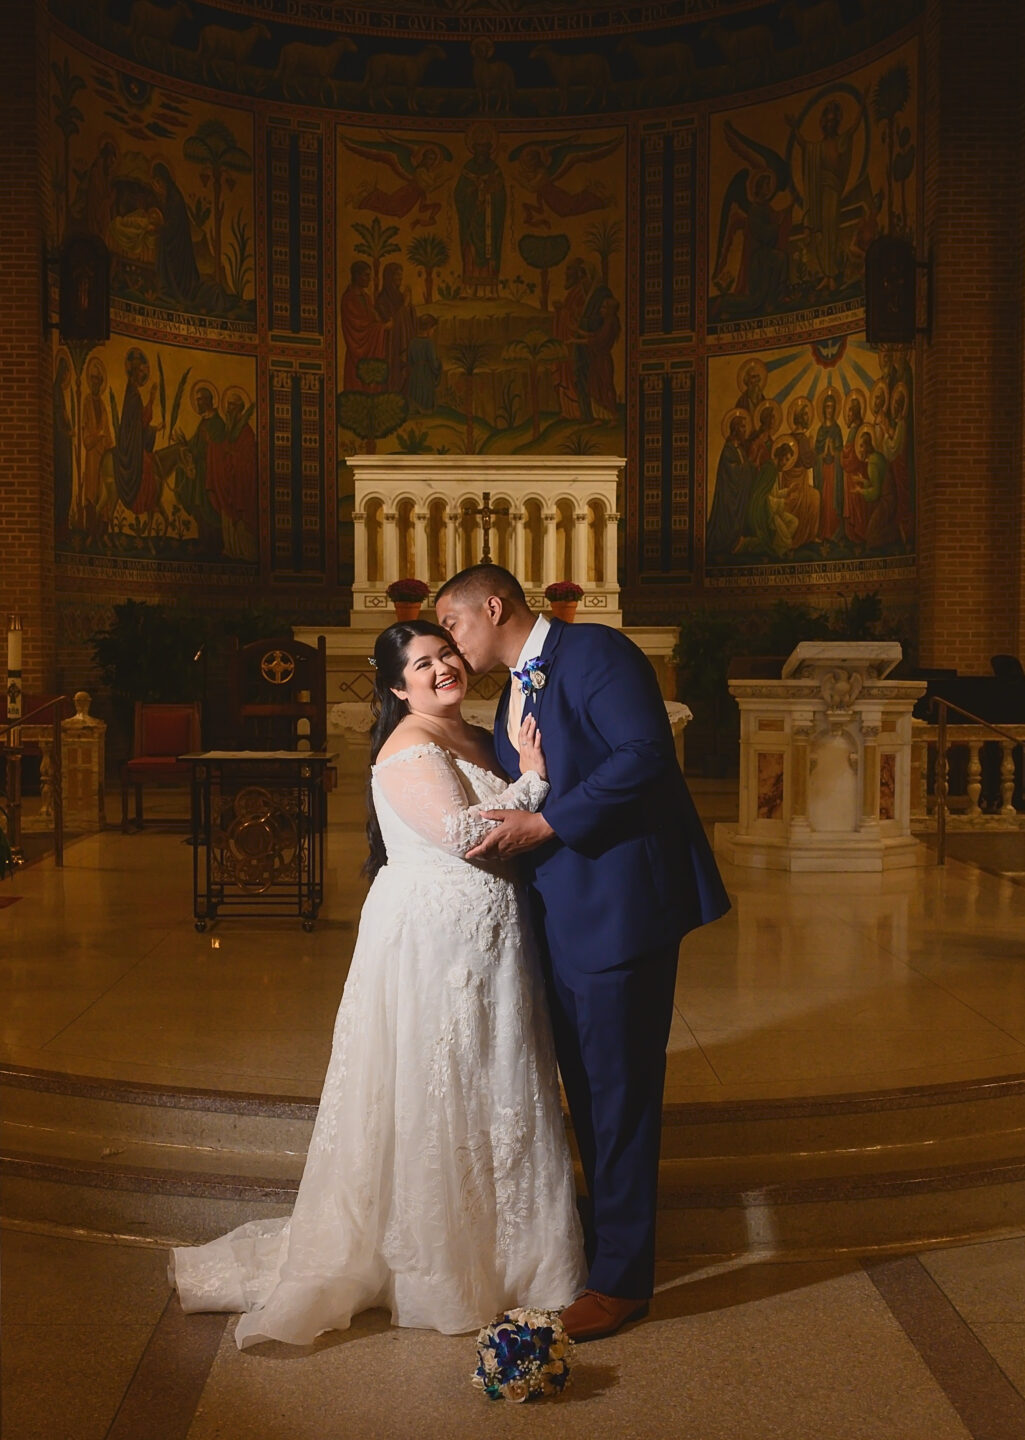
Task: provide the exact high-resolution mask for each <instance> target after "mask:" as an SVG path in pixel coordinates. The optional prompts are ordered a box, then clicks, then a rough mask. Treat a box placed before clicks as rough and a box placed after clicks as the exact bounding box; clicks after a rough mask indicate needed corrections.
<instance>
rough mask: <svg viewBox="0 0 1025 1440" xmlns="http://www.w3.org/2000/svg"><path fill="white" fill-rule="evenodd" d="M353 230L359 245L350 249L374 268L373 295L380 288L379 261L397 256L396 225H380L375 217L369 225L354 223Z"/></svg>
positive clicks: (399, 249) (378, 219)
mask: <svg viewBox="0 0 1025 1440" xmlns="http://www.w3.org/2000/svg"><path fill="white" fill-rule="evenodd" d="M352 228H353V230H355V232H356V234H357V235H358V236H359V244H358V245H354V246H353V247H352V248H353V250H354V251H355V253H356V254H357V255H364V256H366V258H367V259H368V260H369V261H370V263H371V265H372V266H373V267H374V294H375V295H376V294H377V292H378V290H379V289H380V288H381V261H382V260H386V259H387V258H388V256H389V255H398V254H399V253H400V252H401V246H399V245H396V244H395V237H396V235H397V234H398V233H399V227H398V226H397V225H382V224H381V221H380V218H379V217H378V216H377V215H375V216H374V218H373V220H372V221H371V222H370V224H369V225H363V224H362V223H360V222H359V221H354V222H353V226H352Z"/></svg>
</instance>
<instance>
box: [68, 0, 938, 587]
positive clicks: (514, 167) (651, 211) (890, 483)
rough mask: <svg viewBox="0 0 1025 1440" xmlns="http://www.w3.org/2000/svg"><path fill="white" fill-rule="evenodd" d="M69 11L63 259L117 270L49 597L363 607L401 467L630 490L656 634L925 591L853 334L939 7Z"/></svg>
mask: <svg viewBox="0 0 1025 1440" xmlns="http://www.w3.org/2000/svg"><path fill="white" fill-rule="evenodd" d="M49 8H50V11H51V17H52V20H53V25H52V29H51V54H50V67H49V72H48V74H49V82H50V116H49V120H50V132H51V139H52V155H51V160H52V163H51V165H50V175H51V223H50V227H49V228H50V234H49V241H50V243H51V246H52V249H53V251H54V253H56V251H57V249H58V248H59V246H60V244H61V242H62V241H63V240H64V239H65V238H67V237H68V236H70V235H74V234H91V235H97V236H99V237H101V238H102V239H103V240H104V242H105V243H106V245H107V247H108V249H109V251H110V254H111V259H112V274H111V292H112V310H111V326H112V331H113V335H112V338H111V340H110V341H108V342H105V343H103V344H100V345H84V344H82V343H74V344H68V345H64V346H59V347H58V346H55V349H54V371H53V407H54V408H53V413H54V429H55V472H56V489H57V512H56V519H55V535H56V545H57V550H58V553H59V554H60V555H61V556H62V557H63V560H64V562H65V563H68V564H70V563H72V561H73V557H76V556H77V557H78V558H79V560H80V561H81V563H82V564H94V565H99V564H100V563H101V561H105V560H113V561H116V562H117V565H118V566H120V570H119V571H118V573H119V574H127V573H128V572H129V569H130V566H131V564H132V563H133V562H136V561H141V562H146V563H147V564H152V563H153V562H161V563H163V564H168V565H171V566H174V565H180V566H182V567H183V570H182V573H189V567H196V573H197V574H198V575H200V576H201V577H216V576H218V575H219V576H222V577H226V578H225V583H226V584H232V583H234V582H235V579H236V578H237V579H239V580H241V581H246V580H247V579H251V578H252V577H253V576H254V575H256V574H260V575H261V576H262V577H263V578H264V579H268V578H271V579H282V580H302V581H304V582H306V581H308V582H310V583H311V585H322V584H327V585H333V584H335V582H339V583H341V584H345V583H346V580H347V578H349V575H350V570H351V551H352V535H351V523H350V521H349V509H350V499H351V497H349V496H348V495H347V490H348V488H349V485H350V482H351V477H350V476H349V472H348V470H347V468H346V467H345V465H344V457H345V456H346V455H351V454H353V453H355V452H361V451H362V452H373V451H375V450H380V451H392V452H406V453H437V454H454V453H465V454H517V455H523V454H528V455H529V454H538V455H543V454H564V455H565V454H622V455H626V456H627V457H628V466H627V484H626V493H624V495H623V496H622V497H621V503H620V506H619V509H620V512H621V515H622V520H621V527H622V543H623V573H624V576H628V577H629V580H628V585H629V586H632V587H634V589H633V594H634V600H635V601H636V603H637V605H638V607H640V609H643V608H644V607H645V606H648V607H650V613H652V614H654V613H655V611H656V610H658V612H659V614H662V613H663V611H664V612H665V614H666V615H669V614H670V612H672V613H673V614H675V613H676V607H677V606H678V601H677V599H674V596H677V597H678V595H679V593H680V592H681V590H682V589H683V588H684V587H688V586H691V585H693V584H694V583H695V582H696V583H698V584H701V583H707V584H708V585H709V586H712V587H727V586H737V587H747V588H748V589H750V588H751V587H760V586H762V585H764V584H774V585H787V584H794V585H798V586H803V585H807V584H818V585H825V586H833V585H835V584H836V583H837V582H838V581H841V582H843V581H846V580H848V579H851V580H868V581H872V582H874V581H876V580H886V579H889V578H892V579H895V580H903V579H905V578H907V577H910V576H912V575H913V574H914V563H915V521H916V501H915V484H916V482H915V457H914V419H915V405H914V398H915V396H914V374H913V370H914V350H913V347H908V348H905V349H898V348H894V347H891V348H890V349H879V350H876V349H873V348H872V347H870V346H868V345H867V344H866V343H865V342H864V340H863V338H862V331H863V326H864V266H865V254H866V251H867V249H868V247H869V245H870V244H871V242H872V240H873V238H875V237H876V236H877V235H879V234H883V233H889V234H895V235H902V236H907V237H908V238H909V239H910V240H911V241H912V242H913V243H914V242H915V241H916V239H917V237H918V236H919V234H920V231H921V221H920V213H919V206H920V196H921V189H922V179H921V171H922V155H921V139H922V137H921V124H920V110H921V103H922V102H921V96H920V93H919V90H920V85H919V71H920V54H919V48H920V41H919V40H918V38H915V37H914V29H913V26H911V25H910V23H909V22H913V21H915V20H916V19H917V17H918V16H919V15H920V13H921V9H922V0H788V3H786V4H772V5H770V4H768V3H764V4H759V3H751V0H737V3H736V4H734V3H731V0H723V3H720V4H716V5H704V4H701V5H695V4H692V3H690V0H687V3H682V0H681V4H679V5H676V4H675V3H674V4H671V5H668V6H665V7H660V8H658V9H657V12H656V11H655V10H653V9H652V7H650V6H638V5H632V4H629V5H628V6H627V7H625V8H622V7H620V8H614V7H609V6H601V5H591V4H589V3H583V0H582V3H579V4H568V3H566V4H563V3H559V0H556V3H554V4H552V5H550V6H545V5H542V4H541V3H540V0H538V3H535V0H516V3H512V0H509V3H506V0H493V3H487V4H484V3H479V4H478V3H468V0H435V3H434V4H433V5H431V6H427V5H425V4H422V3H412V0H411V3H409V4H406V3H402V0H397V3H396V4H394V5H390V6H381V7H380V8H379V9H378V8H375V7H373V6H360V5H349V4H347V3H344V0H310V3H306V0H303V3H302V4H301V5H299V4H294V3H292V0H230V3H228V0H225V3H224V4H222V5H216V4H208V3H203V0H188V3H187V4H186V3H184V0H99V3H94V0H50V6H49ZM642 10H643V12H644V13H643V15H642V14H641V13H640V12H641V11H642ZM627 11H628V12H629V13H627ZM902 26H906V27H908V28H906V29H904V30H903V31H901V30H900V27H902ZM898 32H900V33H898ZM891 35H895V37H896V38H895V39H894V40H893V41H888V39H887V37H888V36H891ZM909 37H912V38H909ZM883 42H886V43H887V44H889V46H890V48H889V50H888V51H887V50H886V49H885V45H884V43H883ZM866 54H870V55H871V57H872V58H871V60H870V61H869V62H868V63H864V62H863V59H862V58H861V57H863V56H864V55H866ZM809 75H812V76H817V77H818V78H814V79H811V80H809V78H808V77H809ZM760 96H770V97H771V98H768V99H765V98H759V97H760ZM258 257H259V261H258ZM259 377H262V379H261V378H259ZM261 516H262V522H261V518H260V517H261ZM336 517H337V520H338V523H337V525H336V523H335V520H336ZM261 523H262V532H261ZM311 593H312V592H311ZM662 595H664V596H667V597H668V599H665V600H663V599H661V598H659V596H662ZM645 613H648V612H645Z"/></svg>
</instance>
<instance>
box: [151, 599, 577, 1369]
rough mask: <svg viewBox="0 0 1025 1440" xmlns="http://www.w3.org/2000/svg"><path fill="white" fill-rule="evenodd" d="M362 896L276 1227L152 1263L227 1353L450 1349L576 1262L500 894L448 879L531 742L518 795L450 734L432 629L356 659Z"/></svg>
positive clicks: (479, 739) (461, 726) (452, 658)
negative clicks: (160, 1266) (373, 709)
mask: <svg viewBox="0 0 1025 1440" xmlns="http://www.w3.org/2000/svg"><path fill="white" fill-rule="evenodd" d="M374 664H375V667H376V676H375V690H376V704H377V706H378V707H379V712H378V716H377V720H376V723H375V726H374V730H373V734H372V737H371V738H372V744H371V760H372V765H371V781H370V789H369V820H368V824H367V834H368V837H369V840H370V858H369V860H368V861H367V865H366V872H367V873H368V874H369V875H370V877H371V878H372V881H373V883H372V885H371V887H370V892H369V894H368V895H367V899H366V902H365V904H364V906H363V913H362V916H361V919H360V928H359V936H358V938H357V941H356V948H355V951H354V953H353V957H352V965H351V968H350V970H349V976H348V979H347V981H346V985H345V993H344V994H343V996H342V1002H341V1006H340V1007H339V1011H338V1018H337V1020H336V1023H335V1031H334V1042H333V1047H332V1053H331V1059H330V1062H329V1064H328V1069H327V1075H326V1077H325V1081H324V1089H323V1093H322V1095H321V1100H320V1109H319V1112H318V1115H317V1122H316V1125H315V1127H314V1131H313V1136H312V1140H311V1142H310V1149H309V1154H308V1157H307V1161H306V1169H305V1171H304V1173H303V1177H302V1181H301V1183H300V1186H299V1192H298V1195H297V1197H296V1203H295V1209H294V1210H293V1212H292V1216H291V1218H290V1219H288V1220H280V1219H279V1220H254V1221H250V1222H249V1223H247V1224H245V1225H241V1226H239V1228H238V1229H236V1230H233V1231H231V1233H230V1234H228V1235H224V1236H222V1237H221V1238H220V1239H217V1240H213V1241H211V1242H210V1243H209V1244H207V1245H201V1246H195V1247H188V1246H186V1247H179V1248H177V1249H175V1250H174V1252H173V1260H172V1276H173V1279H174V1282H175V1283H176V1284H177V1287H178V1292H179V1295H180V1297H181V1302H182V1306H183V1308H184V1309H185V1310H233V1311H243V1312H246V1313H244V1314H243V1315H242V1318H241V1319H240V1321H239V1323H238V1327H237V1330H236V1333H235V1339H236V1342H237V1344H238V1346H239V1348H240V1349H242V1348H245V1347H246V1346H247V1345H255V1344H257V1343H259V1342H260V1341H263V1340H283V1341H287V1342H289V1343H291V1344H294V1345H306V1344H309V1343H310V1342H311V1341H312V1340H313V1339H314V1338H315V1337H316V1336H317V1335H319V1334H320V1333H321V1332H322V1331H325V1330H341V1329H345V1328H346V1327H347V1326H348V1325H349V1323H350V1320H351V1318H352V1316H353V1315H354V1314H356V1313H357V1312H359V1311H361V1310H366V1309H370V1308H372V1307H375V1306H387V1307H389V1308H390V1310H391V1315H392V1321H393V1323H394V1324H396V1325H410V1326H423V1327H427V1328H430V1329H434V1330H440V1331H442V1332H443V1333H446V1334H455V1333H458V1332H461V1331H466V1330H475V1329H477V1328H479V1327H480V1326H481V1325H484V1324H487V1323H488V1322H489V1321H490V1320H492V1319H493V1318H494V1317H495V1316H496V1315H498V1314H500V1313H501V1312H502V1311H503V1310H505V1309H508V1308H509V1307H510V1306H514V1305H527V1306H536V1307H538V1308H542V1309H560V1308H562V1307H563V1306H564V1305H566V1304H568V1303H569V1302H570V1301H571V1300H573V1299H574V1297H575V1296H576V1295H577V1294H578V1293H579V1292H580V1290H581V1288H582V1286H583V1283H584V1273H585V1269H584V1257H583V1248H582V1240H581V1233H580V1226H579V1221H578V1218H577V1212H576V1203H575V1196H574V1185H573V1174H572V1167H571V1164H570V1158H569V1152H568V1149H567V1145H566V1138H565V1133H564V1129H563V1120H562V1110H561V1106H560V1103H559V1092H558V1085H557V1080H556V1063H555V1056H554V1050H553V1046H552V1040H551V1035H550V1031H549V1023H548V1015H547V1011H546V1009H545V1004H544V998H543V997H544V990H543V985H542V981H541V976H540V973H539V971H538V967H537V961H536V959H535V955H534V949H533V945H532V941H531V937H530V933H529V930H528V923H527V918H526V913H525V908H524V904H523V900H522V897H521V894H520V891H519V889H518V887H517V885H516V882H515V877H514V875H513V874H512V873H511V872H510V871H509V870H508V869H506V868H504V866H502V865H496V864H494V863H489V864H475V863H472V862H468V861H467V860H465V859H464V856H465V854H466V851H467V850H469V849H472V848H473V846H474V845H476V844H477V843H479V841H480V839H481V838H482V837H483V835H484V834H485V833H486V831H487V830H489V829H490V828H491V827H492V826H493V825H494V824H495V822H494V821H486V820H483V819H482V818H481V817H480V813H479V812H480V810H481V809H485V810H487V809H529V810H534V809H537V807H538V806H539V805H540V803H541V801H542V800H543V799H544V796H545V794H546V793H547V789H548V787H547V784H546V781H545V773H546V772H545V765H544V757H543V754H542V750H541V738H540V735H539V733H538V731H537V730H536V728H535V727H534V722H533V721H532V720H530V719H528V720H526V721H525V722H524V725H523V727H522V728H521V730H520V735H519V752H520V770H521V772H522V773H521V775H520V778H519V779H518V780H516V781H515V782H514V783H512V784H508V783H507V782H506V780H505V779H504V778H503V777H502V776H501V775H499V774H498V773H496V772H497V770H498V767H497V764H496V761H495V757H494V751H493V750H492V746H491V737H490V735H489V734H488V733H487V732H486V731H484V730H481V729H478V728H476V727H474V726H472V725H470V724H468V723H467V722H466V721H465V720H464V719H463V717H462V714H461V708H460V707H461V705H462V701H463V698H464V696H465V694H466V687H467V681H466V670H465V667H464V664H463V661H462V659H461V658H460V656H459V654H458V653H457V651H455V650H454V649H453V647H452V644H451V642H450V640H449V638H448V636H447V635H446V633H445V631H444V630H441V629H440V628H439V627H438V626H436V625H432V624H429V623H428V622H426V621H421V620H415V621H411V622H409V623H399V624H396V625H391V626H389V628H388V629H387V630H385V631H383V632H382V634H381V635H379V636H378V638H377V642H376V644H375V646H374Z"/></svg>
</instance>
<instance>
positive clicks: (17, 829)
mask: <svg viewBox="0 0 1025 1440" xmlns="http://www.w3.org/2000/svg"><path fill="white" fill-rule="evenodd" d="M70 703H71V697H70V695H55V696H54V697H53V699H51V700H47V701H45V702H44V703H43V704H42V705H37V706H36V708H35V709H34V710H30V711H29V713H28V714H27V715H19V717H18V718H17V720H9V721H7V723H6V724H4V725H0V743H2V745H3V754H4V758H5V762H6V763H5V774H6V782H5V783H6V791H5V793H6V796H7V804H6V806H5V809H6V812H7V816H8V834H7V838H8V841H9V842H10V846H11V849H12V850H13V852H14V858H15V863H16V864H24V863H25V862H24V854H23V852H22V848H21V757H22V755H23V754H24V753H25V750H24V746H23V745H22V743H21V736H20V734H19V732H20V731H21V730H23V729H24V728H25V727H26V726H28V725H31V724H32V721H33V720H34V719H35V718H36V716H37V715H43V714H45V712H46V711H47V710H52V711H53V717H52V720H53V744H52V749H51V752H50V778H49V783H50V786H51V796H52V805H53V863H54V865H56V866H57V867H58V868H59V867H61V866H63V864H64V767H63V759H62V753H61V736H62V733H63V732H62V731H61V713H60V711H61V707H62V706H64V705H68V704H70ZM39 728H42V727H39ZM11 736H14V743H13V744H12V743H11Z"/></svg>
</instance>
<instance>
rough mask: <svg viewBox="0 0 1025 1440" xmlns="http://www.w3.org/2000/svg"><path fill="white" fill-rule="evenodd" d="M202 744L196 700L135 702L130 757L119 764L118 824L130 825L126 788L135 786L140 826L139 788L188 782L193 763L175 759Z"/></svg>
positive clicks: (125, 826) (140, 798)
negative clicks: (178, 703)
mask: <svg viewBox="0 0 1025 1440" xmlns="http://www.w3.org/2000/svg"><path fill="white" fill-rule="evenodd" d="M202 748H203V739H202V726H201V723H200V707H199V702H198V701H192V702H190V703H188V704H182V705H174V704H170V703H163V702H158V701H152V702H147V701H143V700H137V701H136V702H135V724H134V726H133V730H132V757H131V759H130V760H126V761H125V763H124V764H123V765H122V767H121V828H122V830H128V829H130V828H131V827H130V825H129V820H128V791H129V789H134V790H135V821H134V824H135V828H136V829H139V830H141V829H142V823H143V821H142V792H143V789H144V788H145V787H146V786H147V785H161V786H168V785H188V784H189V782H190V780H191V777H192V767H191V766H190V765H189V764H188V763H187V762H185V761H181V760H179V759H178V756H179V755H187V754H189V752H190V751H191V752H193V753H195V751H197V750H201V749H202Z"/></svg>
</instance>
